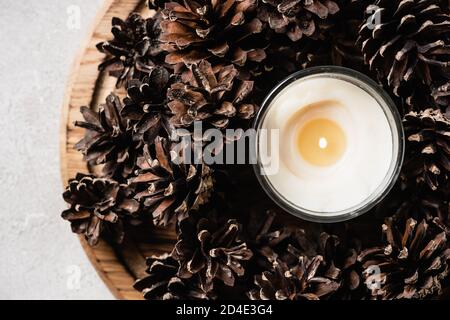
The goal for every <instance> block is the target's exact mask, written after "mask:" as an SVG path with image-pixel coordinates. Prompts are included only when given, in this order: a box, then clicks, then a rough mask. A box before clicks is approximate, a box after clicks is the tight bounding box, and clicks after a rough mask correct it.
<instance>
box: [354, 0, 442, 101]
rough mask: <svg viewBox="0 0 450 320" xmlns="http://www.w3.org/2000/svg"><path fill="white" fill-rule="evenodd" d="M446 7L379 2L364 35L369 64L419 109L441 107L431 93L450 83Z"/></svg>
mask: <svg viewBox="0 0 450 320" xmlns="http://www.w3.org/2000/svg"><path fill="white" fill-rule="evenodd" d="M441 3H442V2H440V1H439V0H408V1H401V0H377V1H376V2H375V4H374V5H370V6H369V7H368V8H367V10H368V12H369V13H370V15H369V16H368V18H367V20H366V23H365V24H364V25H363V26H362V27H361V29H360V31H359V35H360V36H359V39H358V43H359V44H360V46H361V48H362V51H363V53H364V58H365V61H366V63H367V64H368V65H369V66H370V68H371V69H373V70H375V71H376V72H377V73H378V77H379V79H380V80H381V81H385V80H386V79H387V82H388V85H389V86H390V87H391V88H392V89H393V92H394V93H395V94H396V95H397V96H400V97H403V98H405V99H406V102H407V103H408V104H409V105H410V106H412V107H414V108H417V107H420V106H430V103H436V102H433V101H430V100H433V99H430V97H431V95H430V94H431V92H432V91H433V90H434V89H435V88H437V87H440V86H441V85H443V84H445V83H448V81H449V79H450V51H449V46H450V36H449V35H450V17H449V16H448V15H447V14H445V13H444V10H443V8H444V5H442V4H441ZM441 6H442V8H441ZM445 10H447V11H448V8H445ZM447 93H448V92H447ZM436 95H438V94H437V93H436Z"/></svg>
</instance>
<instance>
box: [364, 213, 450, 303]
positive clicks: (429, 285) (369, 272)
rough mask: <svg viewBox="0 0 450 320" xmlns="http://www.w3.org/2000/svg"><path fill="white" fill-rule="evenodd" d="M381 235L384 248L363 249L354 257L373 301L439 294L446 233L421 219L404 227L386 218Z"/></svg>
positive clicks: (448, 252) (447, 257)
mask: <svg viewBox="0 0 450 320" xmlns="http://www.w3.org/2000/svg"><path fill="white" fill-rule="evenodd" d="M399 228H400V229H399ZM383 234H384V235H385V237H386V241H387V244H386V246H381V247H374V248H370V249H367V250H364V251H363V252H362V253H361V254H360V255H359V257H358V260H360V261H361V262H362V264H363V267H364V269H365V270H364V272H363V276H364V277H365V282H366V285H367V287H368V288H369V289H370V290H371V292H372V296H373V298H376V299H383V300H391V299H425V298H433V297H436V296H437V295H439V294H440V293H441V290H442V283H443V281H444V280H446V279H448V274H449V261H450V249H449V248H448V244H447V236H446V233H445V232H444V231H442V229H441V228H439V227H438V226H436V225H435V224H428V223H427V222H426V221H425V220H422V222H420V223H419V224H417V222H416V221H415V220H414V219H412V218H410V219H408V220H407V221H406V224H405V225H404V226H403V225H402V226H397V225H396V224H395V223H394V222H393V219H392V218H388V219H387V220H386V223H385V224H384V225H383Z"/></svg>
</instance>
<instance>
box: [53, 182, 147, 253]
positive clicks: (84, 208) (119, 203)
mask: <svg viewBox="0 0 450 320" xmlns="http://www.w3.org/2000/svg"><path fill="white" fill-rule="evenodd" d="M63 198H64V200H65V201H66V202H67V203H69V204H70V208H69V209H67V210H65V211H63V213H62V215H61V216H62V218H63V219H64V220H67V221H69V222H70V225H71V227H72V231H73V232H74V233H77V234H84V236H85V237H86V239H87V241H88V242H89V244H90V245H91V246H93V245H96V244H97V243H98V241H99V238H100V236H106V237H108V238H110V239H111V240H113V241H115V242H119V243H120V242H122V240H123V236H124V232H123V219H125V218H133V217H135V216H136V215H137V212H138V210H139V203H138V202H137V201H135V200H133V199H131V198H130V196H129V191H128V190H127V188H126V186H124V185H120V184H119V183H118V182H116V181H114V180H112V179H107V178H96V177H94V176H91V175H85V174H81V173H78V174H77V176H76V177H75V179H71V180H69V185H68V186H67V189H66V191H65V192H64V194H63Z"/></svg>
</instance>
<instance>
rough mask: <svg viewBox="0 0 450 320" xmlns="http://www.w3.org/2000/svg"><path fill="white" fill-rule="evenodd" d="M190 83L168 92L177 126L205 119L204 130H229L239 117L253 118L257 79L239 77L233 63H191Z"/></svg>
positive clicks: (177, 84)
mask: <svg viewBox="0 0 450 320" xmlns="http://www.w3.org/2000/svg"><path fill="white" fill-rule="evenodd" d="M190 68H191V71H192V76H191V77H190V79H189V82H188V83H182V82H177V83H174V84H173V85H172V86H171V88H170V89H169V91H168V98H169V104H168V106H169V108H170V109H171V110H172V113H173V117H172V119H171V123H172V124H173V125H174V126H175V127H185V128H187V127H192V125H193V123H194V122H195V121H202V126H203V128H204V129H208V128H209V127H212V128H218V129H225V128H227V127H229V126H230V122H233V121H235V120H249V119H251V118H252V117H253V116H254V115H255V114H256V110H257V107H256V105H254V104H253V103H251V102H250V98H249V96H250V94H251V93H252V89H253V81H249V80H239V79H238V78H237V76H238V71H237V69H236V68H235V67H234V66H233V65H227V66H217V67H215V68H213V67H212V66H211V64H210V63H209V62H208V61H206V60H202V61H201V62H199V63H194V64H192V65H191V67H190Z"/></svg>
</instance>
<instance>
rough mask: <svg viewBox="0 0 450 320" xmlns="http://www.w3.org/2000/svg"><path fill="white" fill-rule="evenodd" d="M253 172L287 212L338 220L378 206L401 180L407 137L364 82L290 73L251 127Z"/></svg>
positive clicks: (331, 73)
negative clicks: (400, 173)
mask: <svg viewBox="0 0 450 320" xmlns="http://www.w3.org/2000/svg"><path fill="white" fill-rule="evenodd" d="M254 129H255V130H256V139H255V144H254V145H253V147H254V150H253V151H254V152H255V155H256V162H255V164H254V170H255V173H256V175H257V177H258V180H259V182H260V183H261V185H262V186H263V188H264V190H265V191H266V192H267V194H268V195H269V196H270V197H271V198H272V199H273V200H274V201H275V202H276V203H277V204H278V205H279V206H280V207H282V208H283V209H284V210H286V211H287V212H290V213H291V214H293V215H295V216H297V217H299V218H302V219H305V220H309V221H314V222H330V223H331V222H340V221H345V220H349V219H352V218H355V217H358V216H360V215H362V214H363V213H365V212H367V211H369V210H370V209H371V208H373V207H374V206H375V205H376V204H378V203H379V202H380V201H381V200H382V199H383V198H384V197H385V196H386V195H387V194H388V193H389V191H390V190H391V189H392V187H393V185H394V184H395V181H396V180H397V178H398V175H399V172H400V169H401V166H402V162H403V155H404V133H403V127H402V122H401V118H400V115H399V113H398V110H397V108H396V106H395V104H394V102H393V101H392V99H391V98H390V97H389V95H388V94H387V93H386V92H385V91H384V90H383V89H382V88H381V87H380V86H379V85H378V84H376V83H375V82H374V81H372V80H371V79H370V78H368V77H367V76H365V75H363V74H361V73H359V72H356V71H354V70H350V69H347V68H342V67H335V66H323V67H314V68H309V69H306V70H303V71H300V72H297V73H294V74H292V75H291V76H289V77H287V78H286V79H285V80H283V81H282V82H281V83H280V84H279V85H277V86H276V87H275V88H274V89H273V90H272V91H271V92H270V93H269V95H268V96H267V97H266V99H265V101H264V102H263V104H262V106H261V109H260V110H259V113H258V115H257V116H256V119H255V122H254Z"/></svg>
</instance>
